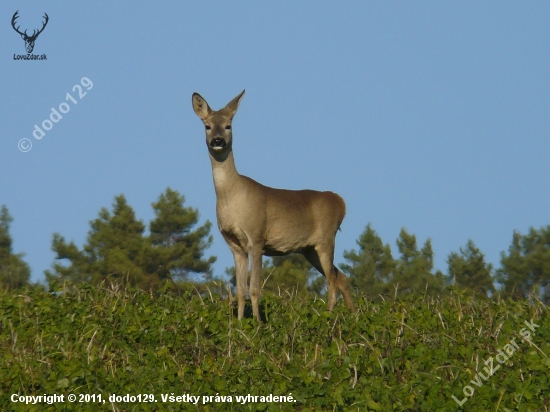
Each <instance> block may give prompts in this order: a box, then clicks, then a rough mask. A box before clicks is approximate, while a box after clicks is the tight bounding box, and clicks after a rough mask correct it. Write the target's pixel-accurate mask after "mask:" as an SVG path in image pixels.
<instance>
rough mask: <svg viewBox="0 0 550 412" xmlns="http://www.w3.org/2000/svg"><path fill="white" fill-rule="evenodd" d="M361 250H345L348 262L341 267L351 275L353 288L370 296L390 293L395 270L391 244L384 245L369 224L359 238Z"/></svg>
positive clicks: (358, 243)
mask: <svg viewBox="0 0 550 412" xmlns="http://www.w3.org/2000/svg"><path fill="white" fill-rule="evenodd" d="M357 245H358V246H359V251H358V252H357V251H355V250H352V251H351V252H348V251H344V259H346V261H347V262H348V263H344V264H341V265H340V269H341V270H342V271H343V272H344V273H346V274H347V275H348V276H349V279H350V283H351V286H352V288H354V289H357V290H359V291H361V292H363V293H365V294H367V295H369V296H378V295H379V294H389V293H390V292H391V289H392V288H391V285H390V283H391V281H392V279H393V272H394V270H395V261H394V260H393V257H392V254H391V249H390V245H388V244H386V245H384V244H383V243H382V239H380V237H379V236H378V234H377V233H376V231H375V230H374V229H373V228H372V227H371V225H370V224H369V225H367V227H366V229H365V231H364V232H363V233H362V234H361V236H360V237H359V240H357Z"/></svg>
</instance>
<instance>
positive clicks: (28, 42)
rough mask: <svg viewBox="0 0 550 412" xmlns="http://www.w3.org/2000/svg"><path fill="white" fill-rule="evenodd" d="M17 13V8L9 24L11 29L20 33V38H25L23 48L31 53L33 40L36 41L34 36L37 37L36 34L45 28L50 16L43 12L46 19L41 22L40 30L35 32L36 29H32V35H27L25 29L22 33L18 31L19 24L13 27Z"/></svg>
mask: <svg viewBox="0 0 550 412" xmlns="http://www.w3.org/2000/svg"><path fill="white" fill-rule="evenodd" d="M17 13H19V10H17V11H16V12H15V13H14V15H13V17H12V19H11V25H12V27H13V29H14V30H15V31H16V32H17V33H19V34H20V35H21V38H22V39H23V40H25V48H26V49H27V53H32V51H33V50H34V42H35V41H36V38H37V37H38V35H39V34H40V33H42V31H44V28H45V27H46V25H47V24H48V20H49V19H50V18H49V17H48V15H47V14H46V13H44V18H45V19H46V21H45V22H44V23H43V25H42V28H41V29H40V30H38V32H37V31H36V30H34V31H33V32H32V35H31V36H29V35H28V34H27V30H25V32H24V33H21V32H20V31H19V27H20V26H17V27H15V21H16V20H17V18H18V17H19V16H18V14H17Z"/></svg>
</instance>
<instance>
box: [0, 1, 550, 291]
mask: <svg viewBox="0 0 550 412" xmlns="http://www.w3.org/2000/svg"><path fill="white" fill-rule="evenodd" d="M16 10H19V16H20V17H19V19H18V25H20V26H21V29H25V28H28V32H31V33H32V31H33V30H34V29H38V28H39V27H41V22H42V16H43V14H44V12H46V13H48V15H49V18H50V20H49V23H48V25H47V27H46V28H45V30H44V31H43V32H42V33H41V34H40V36H39V37H38V39H37V40H36V44H35V49H34V51H33V53H34V54H38V55H41V54H46V55H47V60H46V61H20V60H14V58H13V55H14V54H16V55H17V54H25V48H24V42H23V40H22V39H21V37H20V36H19V35H18V34H17V33H16V32H15V31H14V30H13V28H12V27H11V24H10V22H11V18H12V16H13V14H14V13H15V11H16ZM549 15H550V3H548V2H542V1H540V2H477V1H476V2H473V1H472V2H436V1H432V2H391V1H385V2H343V3H342V2H236V3H235V2H234V3H229V2H156V3H153V2H130V1H125V2H122V1H119V2H106V1H97V2H71V3H65V4H62V3H61V2H47V1H45V2H40V5H38V3H37V2H22V1H3V2H2V4H1V5H0V22H1V24H0V37H1V39H2V41H1V42H0V71H1V73H2V79H3V81H1V82H0V96H1V97H0V98H1V99H2V109H1V129H0V204H5V205H7V206H8V208H9V210H10V213H11V214H12V216H13V217H14V219H15V220H14V222H13V224H12V227H11V234H12V237H13V239H14V251H15V252H25V254H26V257H25V259H26V261H27V262H28V263H29V264H30V265H31V268H32V270H33V274H32V279H33V280H41V279H43V271H44V270H45V269H48V268H49V267H50V265H51V263H52V262H53V260H54V256H55V255H54V253H53V252H52V251H51V240H52V235H53V233H54V232H59V233H60V234H62V235H63V236H65V238H66V239H67V240H73V241H75V242H76V243H77V244H78V245H79V246H82V244H83V243H84V242H85V239H86V236H87V233H88V230H89V221H90V220H92V219H95V218H96V217H97V215H98V212H99V210H100V209H101V208H102V207H108V208H109V209H110V208H111V204H112V203H113V200H114V197H115V196H116V195H118V194H121V193H123V194H124V195H125V196H126V197H127V199H128V202H129V204H130V205H131V206H132V207H133V208H134V210H135V211H136V214H137V217H138V218H140V219H142V220H143V221H144V222H145V223H148V222H149V221H150V220H151V218H152V217H153V211H152V208H151V202H153V201H156V200H157V198H158V196H159V195H160V194H161V193H162V192H163V191H164V190H165V188H166V187H167V186H170V187H171V188H173V189H176V190H178V191H179V192H180V193H182V194H183V195H184V196H185V197H186V206H193V207H196V208H198V209H199V211H200V215H201V221H200V222H201V223H203V222H204V221H206V220H210V221H211V222H213V223H214V225H213V235H214V244H213V246H212V247H211V248H210V249H209V251H208V255H210V254H213V255H215V256H217V257H218V262H217V263H216V265H215V275H218V276H221V275H223V272H224V268H225V267H228V266H231V265H232V264H233V262H232V257H231V254H230V252H229V249H228V248H227V246H226V245H225V243H224V241H223V239H222V237H221V235H220V234H219V232H218V230H217V227H216V225H215V221H216V218H215V195H214V187H213V183H212V175H211V168H210V162H209V159H208V154H207V149H206V146H205V142H204V131H203V126H202V123H201V122H200V120H199V119H198V118H197V117H196V115H195V114H194V113H193V110H192V107H191V94H192V93H193V92H195V91H196V92H199V93H200V94H201V95H202V96H204V97H205V98H206V99H207V101H208V102H209V103H210V105H211V106H212V107H213V108H215V109H218V108H220V107H222V106H224V105H225V104H226V103H227V102H228V101H229V100H230V99H232V98H233V97H234V96H236V95H237V94H238V93H239V92H240V91H241V90H243V89H246V96H245V97H244V99H243V101H242V102H241V106H240V108H239V112H238V113H237V115H236V118H235V121H234V123H233V133H234V152H235V159H236V164H237V169H238V170H239V172H240V173H241V174H244V175H247V176H250V177H252V178H253V179H255V180H257V181H259V182H261V183H263V184H266V185H269V186H273V187H279V188H288V189H304V188H309V189H316V190H332V191H334V192H337V193H339V194H340V195H341V196H342V197H343V198H344V199H345V201H346V203H347V216H346V218H345V220H344V222H343V225H342V232H340V233H339V234H338V237H337V249H336V259H335V261H336V263H340V262H343V261H344V259H343V256H342V255H343V251H344V250H350V249H352V248H356V243H355V242H356V240H357V238H358V237H359V235H360V234H361V233H362V232H363V231H364V229H365V226H366V225H367V224H368V223H369V222H370V223H371V224H372V226H373V228H374V229H375V230H376V231H377V232H378V234H379V235H380V236H381V238H382V240H383V241H384V242H385V243H389V244H390V245H391V246H392V249H393V251H394V252H395V255H397V253H396V252H397V251H396V246H395V240H396V238H397V236H398V234H399V231H400V229H401V228H402V227H405V228H406V229H407V230H408V231H409V232H410V233H413V234H415V235H416V236H417V238H418V241H419V243H420V244H422V243H423V242H424V241H425V240H426V239H427V238H431V239H432V243H433V249H434V252H435V263H436V267H437V268H439V269H442V270H444V271H446V263H445V261H446V258H447V256H448V254H449V253H450V252H452V251H458V249H459V248H460V247H461V246H464V245H465V244H466V242H467V241H468V239H472V240H473V241H474V242H475V243H476V245H477V246H478V247H479V248H480V249H481V251H482V252H484V253H485V254H486V258H487V260H488V261H489V262H492V263H493V264H495V265H496V266H497V267H498V266H499V262H500V253H501V252H502V251H504V250H507V249H508V247H509V245H510V243H511V239H512V233H513V231H514V230H518V231H520V232H523V233H525V232H526V231H527V230H528V229H529V227H531V226H534V227H536V228H539V227H541V226H543V225H548V224H549V223H550V218H549V215H548V213H549V211H550V191H549V182H550V162H549V161H548V159H550V139H549V135H550V116H549V109H550V104H549V103H550V90H549V89H550V87H549V86H550V76H549V75H548V74H549V73H548V72H549V68H550V53H549V51H550V50H549V46H550V28H549V27H550V26H549V25H548V16H549ZM82 77H87V78H89V79H90V80H91V81H92V82H93V88H92V89H90V90H88V91H86V90H84V91H86V92H87V94H86V95H85V96H83V97H82V99H79V98H78V91H77V90H76V89H75V91H73V90H72V89H73V86H74V85H77V84H80V81H81V79H82ZM67 93H69V94H70V95H71V96H73V98H75V99H76V100H77V102H78V103H77V104H76V105H74V104H73V103H71V104H70V111H69V112H67V113H66V114H63V118H62V119H60V120H59V122H57V123H55V124H53V127H52V129H51V130H49V131H47V132H46V134H45V135H44V137H43V138H42V139H40V140H37V139H35V138H34V137H33V134H32V132H33V129H34V125H35V124H38V125H40V124H41V123H42V121H43V120H46V119H48V117H49V116H50V113H51V108H52V107H55V108H58V107H59V105H60V104H61V103H63V102H67V100H66V98H67V97H66V96H67ZM23 138H27V139H29V140H30V141H31V143H32V145H33V146H32V149H31V150H30V151H29V152H26V153H23V152H21V151H20V150H19V149H18V142H19V141H20V139H23Z"/></svg>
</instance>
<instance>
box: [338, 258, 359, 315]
mask: <svg viewBox="0 0 550 412" xmlns="http://www.w3.org/2000/svg"><path fill="white" fill-rule="evenodd" d="M334 270H336V285H337V287H338V290H339V291H340V293H341V294H342V296H343V297H344V303H345V304H346V306H347V308H348V309H349V310H350V311H351V312H355V305H354V304H353V300H352V299H351V286H350V284H349V281H348V278H347V277H346V275H344V274H343V273H342V272H340V271H339V270H338V269H336V267H334Z"/></svg>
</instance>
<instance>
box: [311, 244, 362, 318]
mask: <svg viewBox="0 0 550 412" xmlns="http://www.w3.org/2000/svg"><path fill="white" fill-rule="evenodd" d="M303 255H304V257H305V258H306V259H307V260H308V261H309V263H311V265H312V266H313V267H314V268H315V269H317V270H318V271H319V272H321V274H323V275H324V276H325V278H326V279H327V284H328V310H330V311H332V310H333V309H334V306H336V290H337V289H338V290H339V291H340V293H342V296H343V297H344V302H345V304H346V307H347V308H348V309H349V310H350V311H352V312H355V305H354V304H353V300H352V298H351V287H350V285H349V282H348V278H347V277H346V275H344V274H343V273H342V272H340V271H339V270H338V269H337V268H336V266H334V263H333V260H334V250H333V251H332V252H330V253H328V252H326V253H322V252H321V253H319V252H317V251H316V250H315V249H308V250H306V251H304V252H303ZM326 273H328V274H329V276H327V275H326Z"/></svg>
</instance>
